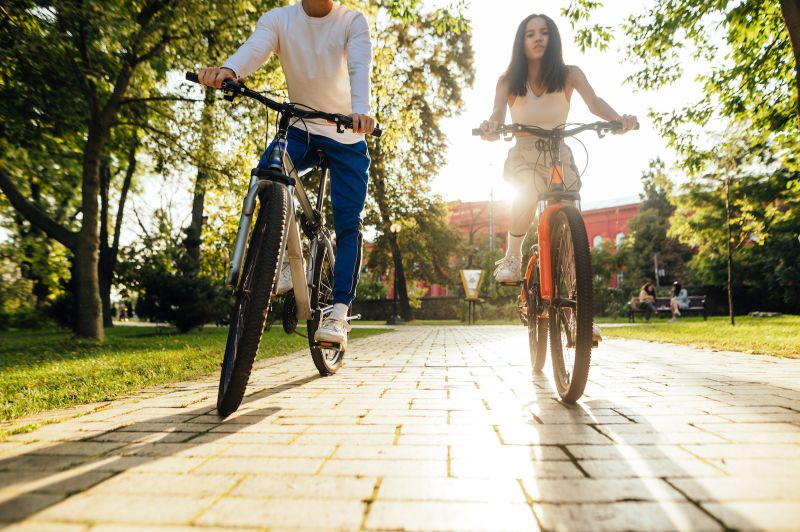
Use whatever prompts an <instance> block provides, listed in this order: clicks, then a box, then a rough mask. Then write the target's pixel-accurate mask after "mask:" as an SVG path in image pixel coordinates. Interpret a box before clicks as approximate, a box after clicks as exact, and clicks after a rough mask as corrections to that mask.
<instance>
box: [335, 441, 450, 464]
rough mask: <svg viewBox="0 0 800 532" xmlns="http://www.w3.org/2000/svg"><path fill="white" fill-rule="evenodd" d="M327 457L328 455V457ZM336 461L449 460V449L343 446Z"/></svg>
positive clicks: (339, 449)
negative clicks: (341, 459)
mask: <svg viewBox="0 0 800 532" xmlns="http://www.w3.org/2000/svg"><path fill="white" fill-rule="evenodd" d="M326 456H327V455H326ZM333 458H334V459H339V458H343V459H357V460H441V461H446V460H447V447H446V446H443V445H440V446H422V445H343V446H340V447H339V448H338V449H336V453H335V454H334V455H333Z"/></svg>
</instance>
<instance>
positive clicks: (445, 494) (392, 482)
mask: <svg viewBox="0 0 800 532" xmlns="http://www.w3.org/2000/svg"><path fill="white" fill-rule="evenodd" d="M377 499H378V500H379V501H385V500H402V501H462V502H463V501H474V502H512V503H524V502H525V501H526V499H525V495H524V493H523V491H522V489H521V488H520V485H519V482H517V481H516V480H514V479H496V478H480V479H473V478H435V477H413V478H403V477H387V478H384V479H383V481H382V482H381V485H380V490H379V491H378V497H377Z"/></svg>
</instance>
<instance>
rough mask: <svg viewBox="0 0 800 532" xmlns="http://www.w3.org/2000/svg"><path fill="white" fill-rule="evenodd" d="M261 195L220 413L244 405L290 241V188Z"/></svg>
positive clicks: (275, 187)
mask: <svg viewBox="0 0 800 532" xmlns="http://www.w3.org/2000/svg"><path fill="white" fill-rule="evenodd" d="M259 199H260V203H261V205H260V207H259V209H258V216H257V218H256V223H255V227H254V228H253V232H252V234H251V236H250V245H249V246H248V248H247V255H246V257H245V261H244V268H243V269H242V273H241V277H240V281H239V284H238V286H237V288H236V293H235V295H236V302H235V303H234V305H233V309H232V310H231V325H230V328H229V329H228V341H227V344H226V345H225V355H224V358H223V360H222V371H221V373H220V378H219V392H218V395H217V411H218V412H219V414H220V415H221V416H223V417H224V416H228V415H230V414H231V413H233V412H235V411H236V409H237V408H239V405H240V404H241V403H242V398H243V397H244V391H245V388H246V387H247V381H248V380H249V379H250V372H251V371H252V369H253V362H254V361H255V358H256V353H257V352H258V346H259V344H260V343H261V335H262V334H263V333H264V324H265V322H266V318H267V312H268V311H269V307H270V303H271V299H272V292H273V287H274V286H275V281H276V279H277V275H276V273H277V271H278V258H279V255H280V251H281V249H282V247H283V241H284V232H285V227H286V216H287V213H288V202H289V197H288V191H287V189H286V187H284V186H283V185H280V184H277V183H273V184H271V185H269V186H267V187H266V188H265V189H264V191H263V192H262V193H261V194H260V196H259Z"/></svg>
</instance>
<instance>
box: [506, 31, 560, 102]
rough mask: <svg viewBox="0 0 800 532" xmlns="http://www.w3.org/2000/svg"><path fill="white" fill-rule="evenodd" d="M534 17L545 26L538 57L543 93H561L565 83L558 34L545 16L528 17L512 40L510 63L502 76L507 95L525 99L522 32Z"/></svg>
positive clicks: (523, 32)
mask: <svg viewBox="0 0 800 532" xmlns="http://www.w3.org/2000/svg"><path fill="white" fill-rule="evenodd" d="M534 18H541V19H542V20H544V23H545V24H546V25H547V32H548V41H547V48H545V50H544V57H543V58H542V81H544V86H545V90H546V91H547V92H559V91H562V90H564V85H565V84H566V81H567V66H566V65H565V64H564V54H563V52H562V50H561V34H560V33H558V28H557V27H556V23H555V22H553V19H551V18H550V17H548V16H547V15H528V16H527V17H525V20H523V21H522V22H521V23H520V25H519V28H517V35H516V36H515V37H514V48H513V49H512V50H511V63H509V65H508V69H507V70H506V73H505V77H506V79H508V84H509V87H510V88H511V94H516V95H517V96H525V95H526V94H527V93H528V90H527V84H528V56H527V55H525V29H526V28H527V27H528V22H530V20H531V19H534Z"/></svg>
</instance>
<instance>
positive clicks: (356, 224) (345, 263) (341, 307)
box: [314, 136, 370, 347]
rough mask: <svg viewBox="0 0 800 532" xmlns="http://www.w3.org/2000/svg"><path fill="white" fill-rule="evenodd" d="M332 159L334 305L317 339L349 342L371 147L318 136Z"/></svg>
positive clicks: (329, 160) (319, 143)
mask: <svg viewBox="0 0 800 532" xmlns="http://www.w3.org/2000/svg"><path fill="white" fill-rule="evenodd" d="M314 142H315V144H318V145H319V146H320V147H321V148H322V150H323V152H324V153H325V156H326V157H327V159H328V165H329V168H330V176H331V206H332V207H333V227H334V230H335V231H336V263H335V264H334V267H333V303H334V310H333V312H332V313H331V318H332V320H330V323H328V321H329V320H326V322H325V323H323V324H322V326H321V327H320V328H319V329H318V330H317V334H316V335H315V338H317V340H318V341H320V340H323V339H330V340H331V341H333V338H334V337H336V338H339V339H340V340H339V341H340V343H342V344H343V347H344V345H346V342H347V329H348V327H347V324H346V320H345V318H346V317H347V309H348V307H349V306H350V303H352V301H353V298H354V297H355V295H356V287H357V285H358V279H359V275H360V270H361V242H362V236H361V211H362V210H363V209H364V202H365V201H366V198H367V181H368V178H369V163H370V159H369V154H368V152H367V143H366V142H364V141H361V142H357V143H355V144H341V143H338V142H335V141H333V140H331V139H328V138H327V137H321V136H315V137H314Z"/></svg>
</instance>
